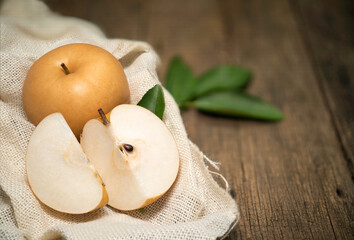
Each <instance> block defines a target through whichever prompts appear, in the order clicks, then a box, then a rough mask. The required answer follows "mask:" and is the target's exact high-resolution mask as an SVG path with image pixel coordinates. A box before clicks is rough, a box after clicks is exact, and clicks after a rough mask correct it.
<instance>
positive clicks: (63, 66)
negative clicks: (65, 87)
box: [60, 63, 70, 75]
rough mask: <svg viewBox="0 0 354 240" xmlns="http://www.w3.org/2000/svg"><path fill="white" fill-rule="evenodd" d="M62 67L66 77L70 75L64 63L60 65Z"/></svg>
mask: <svg viewBox="0 0 354 240" xmlns="http://www.w3.org/2000/svg"><path fill="white" fill-rule="evenodd" d="M60 66H61V67H62V68H63V69H64V72H65V74H66V75H68V74H70V71H69V69H68V67H67V66H66V65H65V64H64V63H62V64H60Z"/></svg>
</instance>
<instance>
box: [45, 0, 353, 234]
mask: <svg viewBox="0 0 354 240" xmlns="http://www.w3.org/2000/svg"><path fill="white" fill-rule="evenodd" d="M117 2H118V1H106V0H103V1H99V2H98V1H97V2H96V1H88V0H86V1H81V2H80V3H77V2H71V1H66V0H65V1H57V0H55V1H54V0H51V1H48V3H49V5H50V6H51V7H52V8H53V9H56V10H59V12H61V13H63V14H66V15H74V16H78V17H81V18H84V19H88V20H90V21H92V22H94V23H96V24H98V25H99V26H100V27H102V28H103V29H104V30H105V31H106V33H107V35H108V36H110V37H124V38H131V39H137V40H144V41H147V42H149V43H150V44H152V45H153V46H154V48H155V49H156V50H157V52H158V54H159V55H160V56H161V60H162V66H161V69H160V76H161V79H163V78H164V75H165V72H166V67H167V63H168V60H169V59H170V57H171V56H173V55H175V54H179V55H181V56H182V57H184V58H185V59H186V60H187V62H189V63H190V64H191V65H192V67H193V69H194V70H195V72H196V73H201V72H202V71H203V70H205V69H207V68H209V67H211V66H213V65H216V64H219V63H226V62H228V63H233V64H240V65H243V66H246V67H249V68H251V69H252V70H253V71H254V81H253V83H252V85H251V86H250V89H249V91H250V92H252V93H254V94H256V95H258V96H261V97H262V98H264V99H265V100H268V101H269V102H272V103H273V104H275V105H276V106H278V107H280V108H281V109H282V110H283V111H284V113H285V115H286V119H285V120H284V121H283V122H281V123H265V122H256V121H247V120H240V119H238V120H234V119H225V118H218V117H211V116H207V115H204V114H200V113H198V112H196V111H194V110H189V111H187V112H185V113H183V118H184V121H185V124H186V128H187V131H188V133H189V136H190V138H191V139H192V140H193V141H194V142H195V143H196V144H197V145H198V146H199V147H200V148H201V149H202V150H203V151H204V152H205V153H206V154H207V155H208V156H209V157H210V158H211V159H213V160H216V161H220V162H221V163H222V166H221V172H222V174H223V175H225V176H226V178H227V180H228V181H229V183H230V185H231V188H232V194H233V195H234V196H235V198H236V200H237V202H238V204H239V207H240V210H241V215H242V218H241V221H240V223H239V224H238V226H237V227H236V229H235V230H234V231H233V232H231V234H230V235H229V236H228V238H227V239H261V238H264V239H337V238H339V239H350V238H351V237H352V235H353V232H352V230H351V223H352V219H353V218H352V217H353V210H352V199H353V189H354V188H353V183H352V181H351V173H350V171H349V170H348V167H347V163H346V160H345V158H344V156H343V152H342V146H343V145H342V144H341V143H340V142H339V141H338V138H337V135H338V131H336V126H337V125H333V121H332V115H331V110H330V109H329V108H328V106H327V100H326V98H324V95H323V90H322V87H321V85H320V84H319V81H318V74H317V70H314V68H313V65H312V54H313V52H309V51H308V48H307V47H305V45H304V43H303V41H302V37H303V32H302V31H304V29H302V28H301V26H299V24H300V25H301V21H300V20H299V18H298V15H297V12H296V11H297V9H296V8H295V9H294V6H293V4H289V2H287V1H261V0H245V1H241V0H237V1H232V0H224V1H214V0H195V1H187V0H180V1H177V0H170V1H163V0H156V1H149V2H148V3H145V2H144V1H123V2H122V1H119V3H117ZM294 13H295V14H294ZM299 21H300V22H299ZM328 54H329V53H328ZM329 56H330V55H329Z"/></svg>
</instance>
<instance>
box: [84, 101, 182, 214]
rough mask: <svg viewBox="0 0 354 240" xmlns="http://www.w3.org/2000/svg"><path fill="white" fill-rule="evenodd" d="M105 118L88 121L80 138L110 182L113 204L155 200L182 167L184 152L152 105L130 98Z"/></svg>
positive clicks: (134, 206)
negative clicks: (154, 112) (108, 117)
mask: <svg viewBox="0 0 354 240" xmlns="http://www.w3.org/2000/svg"><path fill="white" fill-rule="evenodd" d="M104 122H105V123H106V124H103V123H102V122H100V121H99V120H96V119H93V120H90V121H88V122H87V123H86V125H85V126H84V129H83V132H82V135H81V141H80V142H81V146H82V148H83V150H84V152H85V154H86V156H87V158H88V159H89V160H90V162H92V164H93V165H94V166H95V169H96V170H97V172H98V174H99V175H100V176H101V178H102V181H103V182H104V183H105V187H106V190H107V193H108V196H109V202H108V204H109V205H110V206H112V207H114V208H116V209H120V210H134V209H138V208H141V207H144V206H146V205H148V204H150V203H152V202H154V201H156V200H157V199H158V198H160V197H161V196H162V195H163V194H164V193H165V192H166V191H167V190H168V189H169V188H170V187H171V185H172V184H173V182H174V181H175V179H176V177H177V173H178V168H179V154H178V150H177V145H176V143H175V141H174V138H173V136H172V135H171V133H170V131H169V130H168V128H167V127H166V125H165V124H164V123H163V122H162V121H161V120H160V119H159V118H158V117H157V116H156V115H155V114H153V113H152V112H151V111H149V110H147V109H145V108H143V107H140V106H137V105H130V104H122V105H119V106H117V107H115V108H114V109H113V110H112V112H111V114H110V121H104Z"/></svg>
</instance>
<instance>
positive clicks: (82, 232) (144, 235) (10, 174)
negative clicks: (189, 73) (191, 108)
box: [0, 0, 239, 239]
mask: <svg viewBox="0 0 354 240" xmlns="http://www.w3.org/2000/svg"><path fill="white" fill-rule="evenodd" d="M0 20H1V44H0V54H1V59H0V61H1V62H0V67H1V71H0V73H1V76H0V100H1V101H0V239H23V238H27V239H55V238H60V237H63V238H64V239H216V238H220V237H222V236H224V235H225V234H226V233H227V232H228V231H229V230H230V229H231V228H232V227H233V226H235V225H236V223H237V222H238V219H239V212H238V209H237V205H236V203H235V201H234V200H233V199H232V198H231V197H230V195H229V194H228V193H227V191H225V190H224V189H222V188H221V187H219V186H218V185H217V184H216V182H215V181H214V179H213V178H212V177H211V175H210V171H208V168H207V165H206V164H205V162H204V161H205V158H204V157H203V154H202V153H201V152H200V151H199V150H198V148H197V147H196V146H195V145H194V144H192V143H191V142H190V141H189V139H188V137H187V134H186V131H185V128H184V126H183V122H182V120H181V116H180V113H179V109H178V107H177V105H176V104H175V102H174V100H173V98H172V97H171V95H169V94H168V92H167V91H165V101H166V110H165V114H164V119H163V120H164V122H165V123H166V125H167V126H168V128H169V129H170V130H171V132H172V134H173V136H174V138H175V140H176V142H177V145H178V148H179V153H180V161H181V162H180V171H179V175H178V178H177V181H176V182H175V184H174V185H173V187H172V188H171V189H170V191H168V193H167V194H165V195H164V196H163V197H162V198H160V199H159V200H158V201H157V202H155V203H153V204H152V205H150V206H148V207H146V208H145V209H144V211H139V210H137V211H130V212H121V211H117V210H115V209H113V208H110V207H108V206H106V207H104V208H102V209H100V210H97V211H94V212H92V213H88V214H82V215H71V214H63V213H59V212H56V211H54V210H52V209H50V208H48V207H46V206H45V205H43V204H41V203H40V202H39V201H38V200H37V199H36V198H35V196H34V195H33V194H32V192H31V190H30V188H29V185H28V182H27V179H26V171H25V152H26V146H27V143H28V141H29V137H30V135H31V133H32V131H33V129H34V126H33V125H32V124H31V123H30V122H29V121H28V120H27V119H26V116H25V113H24V111H23V108H22V100H21V91H22V84H23V81H24V79H25V77H26V73H27V71H28V69H29V68H30V66H31V65H32V64H33V62H34V61H35V60H36V59H38V58H39V57H40V56H42V55H43V54H45V53H46V52H48V51H50V50H52V49H54V48H57V47H58V46H61V45H64V44H68V43H74V42H83V43H90V44H94V45H97V46H100V47H102V48H104V49H106V50H108V51H109V52H111V53H112V54H113V55H114V56H115V57H116V58H117V59H119V60H120V61H121V63H122V65H123V67H124V69H125V72H126V75H127V78H128V81H129V84H130V89H131V96H132V97H131V101H132V103H137V102H138V100H139V99H140V98H141V97H142V95H143V94H144V93H145V92H146V91H147V90H148V89H149V88H151V87H153V86H154V85H155V84H158V83H159V80H158V77H157V75H156V65H157V63H158V56H157V55H156V54H155V52H154V51H153V49H151V47H150V46H149V45H148V44H146V43H143V42H136V41H128V40H122V39H107V38H106V37H105V36H104V34H103V33H102V32H101V31H100V30H99V29H98V28H97V27H96V26H94V25H93V24H90V23H88V22H85V21H83V20H80V19H76V18H69V17H63V16H59V15H57V14H54V13H52V12H51V11H50V10H49V9H48V8H47V7H46V6H45V5H44V4H43V3H42V2H38V1H35V0H9V1H4V3H3V6H2V10H1V17H0ZM207 162H210V161H207Z"/></svg>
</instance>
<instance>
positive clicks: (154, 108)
mask: <svg viewBox="0 0 354 240" xmlns="http://www.w3.org/2000/svg"><path fill="white" fill-rule="evenodd" d="M138 105H139V106H141V107H144V108H146V109H149V110H150V111H151V112H153V113H155V115H156V116H158V117H159V118H160V119H161V120H162V117H163V112H164V110H165V99H164V96H163V91H162V87H161V86H160V85H155V86H154V87H152V88H151V89H149V90H148V91H147V92H146V93H145V94H144V96H143V97H142V98H141V100H140V101H139V102H138Z"/></svg>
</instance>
